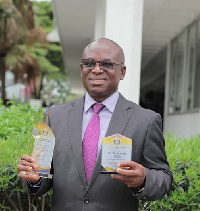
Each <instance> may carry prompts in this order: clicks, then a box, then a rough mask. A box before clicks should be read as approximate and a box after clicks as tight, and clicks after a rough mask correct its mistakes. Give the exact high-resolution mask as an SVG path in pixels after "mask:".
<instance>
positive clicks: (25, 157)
mask: <svg viewBox="0 0 200 211" xmlns="http://www.w3.org/2000/svg"><path fill="white" fill-rule="evenodd" d="M21 160H25V161H28V162H30V163H34V162H35V159H34V158H33V157H30V156H28V155H26V154H24V155H22V156H21Z"/></svg>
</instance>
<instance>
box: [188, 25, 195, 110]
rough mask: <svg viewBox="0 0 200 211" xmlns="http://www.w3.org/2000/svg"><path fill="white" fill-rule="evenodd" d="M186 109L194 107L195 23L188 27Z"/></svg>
mask: <svg viewBox="0 0 200 211" xmlns="http://www.w3.org/2000/svg"><path fill="white" fill-rule="evenodd" d="M187 53H188V54H187V77H186V78H187V83H186V84H187V93H186V99H187V102H186V103H187V110H190V109H193V108H194V87H195V69H196V24H193V25H192V26H191V27H190V28H189V35H188V50H187Z"/></svg>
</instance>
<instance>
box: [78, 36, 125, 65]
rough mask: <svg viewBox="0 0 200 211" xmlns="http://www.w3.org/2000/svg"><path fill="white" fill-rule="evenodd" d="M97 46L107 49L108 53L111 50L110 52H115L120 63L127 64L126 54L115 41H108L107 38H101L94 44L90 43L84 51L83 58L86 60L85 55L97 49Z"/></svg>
mask: <svg viewBox="0 0 200 211" xmlns="http://www.w3.org/2000/svg"><path fill="white" fill-rule="evenodd" d="M96 45H98V46H102V48H107V49H108V51H109V49H110V51H115V53H116V56H117V57H118V58H119V60H120V61H118V62H120V63H123V64H124V62H125V56H124V52H123V49H122V48H121V47H120V46H119V45H118V44H117V43H116V42H114V41H113V40H110V39H107V38H100V39H98V40H95V41H94V42H92V43H90V44H89V45H87V46H86V47H85V49H84V50H83V53H82V58H84V56H85V53H86V52H88V51H91V50H92V48H93V47H96Z"/></svg>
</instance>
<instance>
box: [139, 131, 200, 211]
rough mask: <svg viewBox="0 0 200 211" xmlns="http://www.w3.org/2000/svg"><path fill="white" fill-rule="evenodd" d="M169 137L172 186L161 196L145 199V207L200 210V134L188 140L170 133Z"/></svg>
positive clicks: (168, 150) (167, 147) (167, 138)
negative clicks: (153, 199) (154, 198)
mask: <svg viewBox="0 0 200 211" xmlns="http://www.w3.org/2000/svg"><path fill="white" fill-rule="evenodd" d="M165 141H166V153H167V158H168V161H169V164H170V169H171V171H172V174H173V177H174V181H173V184H172V188H171V190H170V192H169V193H168V194H167V195H166V196H164V197H163V198H162V199H160V200H157V201H155V202H141V204H140V208H141V210H154V211H155V210H156V211H157V210H159V211H162V210H167V211H168V210H169V211H170V210H171V211H190V210H196V211H197V210H200V135H198V136H197V137H191V138H190V139H189V140H187V139H177V138H175V136H173V135H170V134H166V135H165Z"/></svg>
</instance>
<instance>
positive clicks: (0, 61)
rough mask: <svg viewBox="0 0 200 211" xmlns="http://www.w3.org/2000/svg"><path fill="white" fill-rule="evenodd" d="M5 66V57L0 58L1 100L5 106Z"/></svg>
mask: <svg viewBox="0 0 200 211" xmlns="http://www.w3.org/2000/svg"><path fill="white" fill-rule="evenodd" d="M5 73H6V64H5V57H1V58H0V79H1V99H2V101H3V104H4V105H5V104H6V87H5V83H6V74H5Z"/></svg>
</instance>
